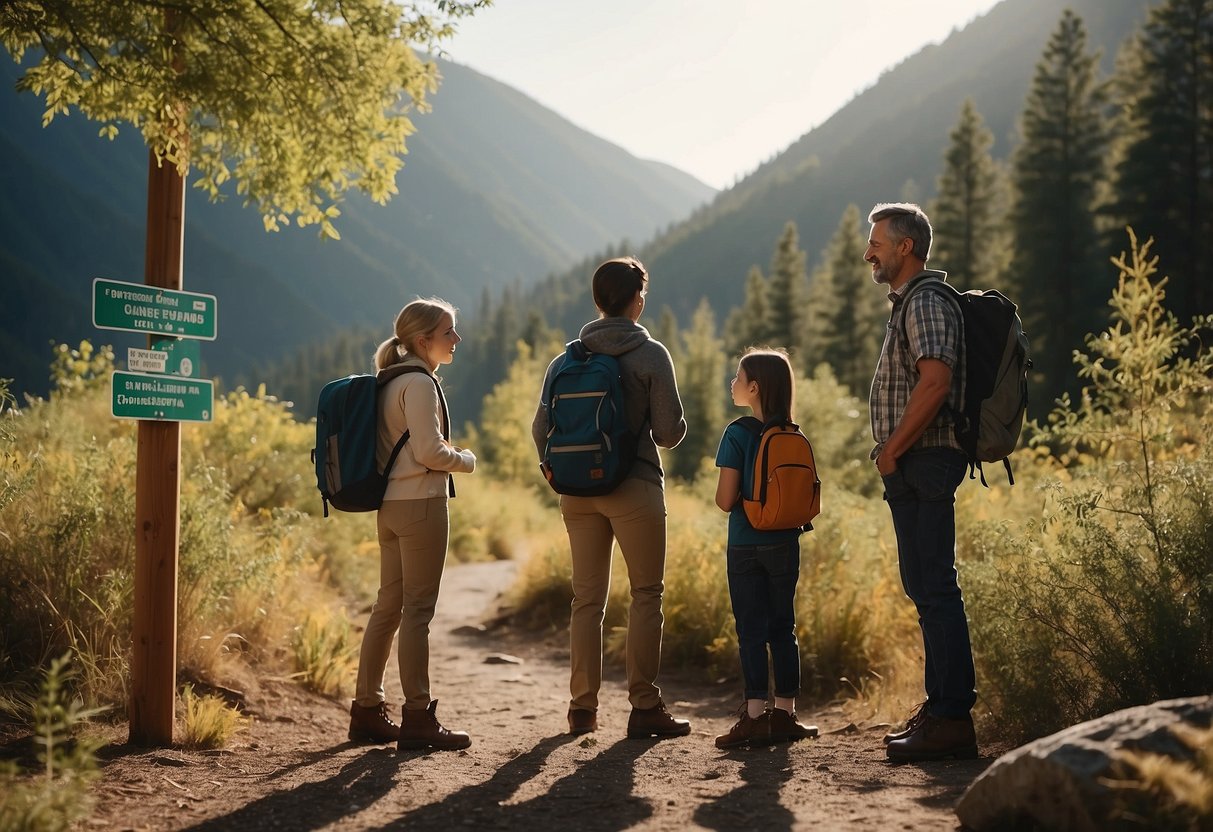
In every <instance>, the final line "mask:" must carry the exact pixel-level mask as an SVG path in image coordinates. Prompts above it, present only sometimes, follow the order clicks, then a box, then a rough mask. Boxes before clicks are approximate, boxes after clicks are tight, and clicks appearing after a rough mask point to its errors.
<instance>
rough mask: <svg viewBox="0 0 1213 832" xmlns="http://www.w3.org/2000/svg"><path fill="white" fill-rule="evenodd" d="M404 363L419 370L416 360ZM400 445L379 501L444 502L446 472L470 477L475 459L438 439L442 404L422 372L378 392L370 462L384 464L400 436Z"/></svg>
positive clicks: (407, 375) (396, 380) (435, 389)
mask: <svg viewBox="0 0 1213 832" xmlns="http://www.w3.org/2000/svg"><path fill="white" fill-rule="evenodd" d="M404 363H406V364H413V365H416V366H418V367H425V362H423V361H422V360H421V359H419V358H407V359H405V362H404ZM406 430H407V431H408V432H409V441H408V442H406V443H405V445H404V448H403V449H402V450H401V451H400V455H399V456H398V457H396V464H395V465H393V466H392V470H391V472H390V473H389V474H388V485H387V493H385V494H384V495H383V499H385V500H424V499H426V498H429V497H445V496H446V493H447V476H448V472H460V473H467V474H470V473H472V472H473V471H474V470H476V455H475V454H473V453H472V452H471V451H468V450H461V449H459V448H456V447H455V446H454V445H452V444H451V443H450V442H448V441H446V440H445V439H443V438H442V405H441V404H440V403H439V401H438V389H437V387H436V386H435V385H434V382H433V381H432V380H430V379H429V378H427V377H426V376H425V375H423V374H422V373H405V374H404V375H400V376H397V377H396V378H394V379H392V380H391V381H389V382H388V383H387V384H385V385H384V386H383V387H382V388H381V389H380V391H379V432H378V442H377V445H376V448H375V460H376V462H378V464H379V465H380V466H384V465H387V461H388V459H389V458H390V457H391V455H392V448H394V447H395V446H396V442H397V440H399V439H400V436H401V434H403V433H404V432H405V431H406Z"/></svg>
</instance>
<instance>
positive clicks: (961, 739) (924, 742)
mask: <svg viewBox="0 0 1213 832" xmlns="http://www.w3.org/2000/svg"><path fill="white" fill-rule="evenodd" d="M885 751H886V753H888V755H889V759H890V760H892V761H893V762H895V763H914V762H919V761H922V760H942V759H943V758H945V757H955V758H956V759H958V760H975V759H977V735H976V734H975V733H973V719H972V717H969V716H964V717H961V718H960V719H946V718H944V717H941V716H933V715H931V714H927V715H926V716H925V717H923V718H922V720H921V721H920V722H919V724H918V728H917V729H916V730H915V731H914V732H913V733H911V734H908V735H907V736H904V737H902V738H901V739H899V740H893V741H892V742H890V743H889V744H888V745H887V746H885Z"/></svg>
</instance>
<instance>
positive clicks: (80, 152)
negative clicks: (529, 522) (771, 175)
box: [0, 58, 713, 392]
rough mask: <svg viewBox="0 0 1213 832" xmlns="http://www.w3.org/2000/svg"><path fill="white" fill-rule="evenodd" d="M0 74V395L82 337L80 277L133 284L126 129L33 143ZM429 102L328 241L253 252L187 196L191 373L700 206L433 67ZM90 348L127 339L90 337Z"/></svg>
mask: <svg viewBox="0 0 1213 832" xmlns="http://www.w3.org/2000/svg"><path fill="white" fill-rule="evenodd" d="M2 61H3V63H2V64H0V87H3V89H2V90H0V181H2V182H3V183H4V187H3V188H0V222H3V227H4V233H3V235H0V269H2V270H3V274H4V282H5V288H6V296H7V297H6V302H5V303H4V304H0V350H3V354H4V357H5V358H4V365H3V367H2V368H0V376H5V377H13V378H15V379H16V384H15V389H16V390H18V391H33V392H44V391H45V389H46V388H47V384H48V379H47V378H46V370H45V368H46V364H47V360H48V356H49V354H50V353H49V350H48V344H49V342H50V341H52V340H54V341H59V342H75V341H78V340H79V339H81V338H93V339H96V338H98V337H100V334H99V333H98V332H97V331H96V330H95V329H93V327H92V324H91V312H90V306H89V304H90V303H91V294H90V284H91V281H92V280H93V278H95V277H107V278H110V279H114V280H128V281H135V282H142V280H143V247H144V239H143V226H144V214H145V211H146V208H145V199H146V195H145V190H146V181H147V172H146V171H147V152H146V150H145V149H144V148H143V147H142V145H141V143H140V141H139V139H138V137H137V134H135V132H134V131H132V130H126V131H123V132H121V133H120V134H119V136H118V138H117V140H116V141H114V142H112V143H111V142H108V141H106V140H104V139H101V138H98V137H97V125H96V124H94V123H91V122H88V121H86V120H84V119H83V118H82V117H80V116H78V115H74V116H72V117H67V118H63V117H59V118H57V119H56V120H55V121H54V122H53V123H52V124H51V125H50V126H49V127H47V128H45V129H43V128H42V127H41V114H42V102H41V101H40V100H39V99H37V98H35V97H34V96H33V95H29V94H22V95H18V94H17V93H16V92H15V91H14V82H15V80H16V78H17V75H18V68H17V67H16V66H15V65H13V64H12V63H11V62H10V61H9V60H8V59H7V58H4V59H2ZM440 66H441V72H442V76H443V81H442V85H441V87H440V88H439V90H438V92H437V93H435V94H434V95H433V96H432V98H431V102H432V104H433V110H432V112H430V113H425V114H418V115H416V116H415V117H414V123H415V124H416V126H417V133H415V134H414V135H413V136H412V137H411V138H410V140H409V143H408V147H409V151H410V152H409V154H408V156H407V158H406V164H405V167H404V169H403V171H402V172H401V174H400V175H399V177H398V185H399V188H400V193H399V194H398V195H397V196H396V197H395V198H393V199H392V200H391V202H389V203H388V205H387V206H384V207H380V206H377V205H375V204H373V203H372V202H370V201H369V200H368V199H365V198H363V197H361V196H356V197H352V198H350V199H349V200H348V201H347V202H346V203H345V204H344V205H343V206H342V211H343V215H342V216H341V217H340V218H339V219H338V221H337V228H338V231H339V232H340V233H341V235H342V239H341V240H340V241H332V240H322V239H320V238H319V236H318V235H317V232H316V230H315V229H314V228H304V229H299V228H286V229H284V230H282V231H281V232H278V233H276V234H267V233H266V232H265V231H264V230H263V227H262V221H261V218H260V217H259V216H258V214H257V212H256V211H253V210H248V209H245V208H243V207H242V206H241V204H240V199H239V198H238V197H236V196H235V195H231V196H230V197H229V198H228V199H227V201H225V202H223V203H220V204H210V203H208V202H207V201H206V198H205V197H204V196H203V195H202V194H201V193H200V192H198V191H195V190H191V191H190V192H189V193H188V195H187V203H186V204H187V209H186V242H185V288H186V289H187V290H192V291H199V292H207V293H212V294H215V295H217V296H218V298H219V337H218V339H217V340H216V341H215V342H214V343H211V344H207V345H206V346H205V347H204V349H203V363H204V370H205V372H206V373H207V374H208V375H218V376H220V377H221V379H222V380H223V381H224V382H226V383H228V384H232V383H237V382H253V381H256V380H257V379H256V378H255V373H256V371H257V368H259V367H261V366H263V365H264V364H265V363H267V362H269V361H272V360H274V359H277V358H280V357H282V356H284V355H288V354H293V353H294V352H295V351H297V350H299V349H301V348H304V347H305V346H306V345H308V344H312V343H315V342H317V341H323V340H324V339H325V338H326V336H328V335H329V334H331V333H335V332H342V331H344V330H345V329H346V328H348V327H351V326H356V325H363V324H374V325H377V326H380V327H382V326H384V325H385V322H384V320H383V309H384V306H385V305H386V306H388V307H392V308H398V307H399V306H400V305H402V304H403V303H404V302H405V301H407V300H408V299H409V298H411V297H413V296H415V295H417V294H425V295H429V294H439V295H442V296H444V297H448V298H450V299H451V300H452V301H454V302H455V303H456V304H459V305H460V306H463V307H465V308H466V307H468V306H469V305H471V304H472V303H473V302H474V301H476V300H477V299H478V298H479V297H480V294H481V291H482V290H483V289H485V288H486V287H494V288H496V287H500V286H502V285H503V284H513V283H515V282H517V283H518V284H520V285H531V284H533V283H534V282H535V281H537V280H538V279H540V278H541V277H542V276H543V275H545V274H548V273H551V272H553V271H557V270H561V269H564V268H567V267H568V266H569V264H570V263H571V262H573V261H574V260H575V259H576V258H577V257H580V256H583V255H584V253H585V252H586V251H589V250H592V249H593V248H595V247H597V246H601V245H604V244H606V243H607V242H609V241H612V240H617V239H621V238H630V239H635V240H642V239H646V238H648V237H651V236H652V235H653V234H655V233H656V232H657V230H658V229H659V228H661V227H664V226H667V225H669V224H670V223H671V222H673V221H675V220H677V219H680V218H682V217H684V216H686V215H687V213H689V211H690V210H691V209H692V208H694V207H695V206H697V205H699V204H702V203H703V202H705V201H707V200H708V199H709V198H710V197H711V195H712V193H713V191H712V189H711V188H709V187H708V186H706V185H704V184H702V183H700V182H698V181H697V180H695V179H693V178H692V177H690V176H688V175H686V174H684V173H681V172H679V171H676V170H673V169H672V168H669V167H668V166H666V165H662V164H658V163H654V162H648V161H644V160H641V159H636V158H635V157H633V156H631V155H630V154H628V153H627V152H625V151H623V150H622V149H620V148H618V147H615V146H613V145H611V144H609V143H607V142H605V141H603V140H601V139H598V138H596V137H594V136H592V135H590V134H588V133H586V132H585V131H583V130H581V129H579V128H577V127H575V126H573V125H572V124H570V123H569V122H567V121H565V120H564V119H562V118H561V117H560V116H558V115H556V114H555V113H552V112H551V111H548V110H546V109H544V108H543V107H541V106H539V105H538V104H536V103H535V102H534V101H532V100H530V99H528V98H526V97H525V96H523V95H521V94H520V93H518V92H517V91H515V90H512V89H510V88H509V87H506V86H504V85H502V84H499V83H497V82H495V81H492V80H491V79H489V78H486V77H484V76H482V75H480V74H478V73H476V72H473V71H472V70H469V69H467V68H465V67H461V66H458V65H456V64H452V63H449V62H445V61H444V62H441V64H440ZM105 340H106V341H111V342H115V343H118V344H124V343H126V340H130V341H131V343H135V342H136V341H137V340H139V339H124V337H123V336H118V335H116V334H115V333H106V335H105Z"/></svg>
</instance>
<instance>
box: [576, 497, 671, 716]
mask: <svg viewBox="0 0 1213 832" xmlns="http://www.w3.org/2000/svg"><path fill="white" fill-rule="evenodd" d="M560 513H561V514H562V515H563V516H564V526H565V529H566V530H567V531H568V533H569V546H570V548H571V550H572V554H573V604H572V615H571V617H570V620H569V642H570V654H571V656H570V658H571V663H572V673H571V677H570V680H569V692H570V693H571V694H572V699H571V700H570V707H574V708H586V709H590V710H594V709H596V708H597V707H598V689H599V688H600V687H601V686H602V620H603V616H604V615H605V613H606V600H607V591H608V590H609V588H610V585H611V548H612V544H613V543H614V541H615V540H616V539H617V540H618V541H619V549H620V551H621V552H622V554H623V560H624V563H625V564H626V565H627V570H628V582H629V584H631V587H632V604H631V606H630V607H629V609H628V640H627V651H626V652H627V658H626V664H627V674H628V700H629V701H630V702H631V703H632V707H633V708H652V707H655V706H656V705H657V703H658V702H659V701H660V699H661V690H660V688H658V687H657V685H656V684H655V683H656V680H657V671H658V669H659V668H660V666H661V629H662V625H663V623H664V619H663V618H662V614H661V594H662V592H663V591H664V590H665V584H664V583H662V579H663V576H664V573H665V493H664V492H663V491H662V490H661V487H660V486H658V485H656V484H654V483H650V482H645V481H644V480H640V479H636V478H631V479H627V480H624V482H623V484H622V485H620V486H619V488H617V489H615V491H613V492H612V493H610V494H607V495H604V496H602V497H569V496H564V497H561V498H560Z"/></svg>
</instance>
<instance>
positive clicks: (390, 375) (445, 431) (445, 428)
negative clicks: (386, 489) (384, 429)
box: [375, 364, 455, 497]
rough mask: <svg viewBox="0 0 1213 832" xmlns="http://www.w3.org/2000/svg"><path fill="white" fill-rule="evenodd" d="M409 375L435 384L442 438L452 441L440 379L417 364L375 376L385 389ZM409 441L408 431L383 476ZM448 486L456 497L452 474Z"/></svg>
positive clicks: (449, 418)
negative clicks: (416, 375) (388, 384)
mask: <svg viewBox="0 0 1213 832" xmlns="http://www.w3.org/2000/svg"><path fill="white" fill-rule="evenodd" d="M408 373H421V374H423V375H425V376H428V377H429V379H430V381H432V382H434V390H435V392H437V393H438V406H439V407H440V408H441V409H442V438H443V439H445V440H447V441H448V442H449V441H450V439H451V415H450V412H449V411H448V410H447V407H446V395H445V394H444V393H443V392H442V385H441V384H439V383H438V379H437V378H436V377H435V376H434V374H433V373H431V372H430V371H429V370H427V369H425V368H424V367H418V366H417V365H416V364H395V365H393V366H391V367H386V368H384V369H383V370H380V371H379V373H378V374H376V376H375V383H376V385H377V386H378V387H383V386H384V385H386V384H387V383H388V382H389V381H391V380H392V379H394V378H397V377H398V376H403V375H406V374H408ZM408 441H409V431H407V430H406V431H405V432H404V433H403V434H402V435H401V437H400V439H399V440H398V441H397V442H396V446H395V447H394V448H392V455H391V456H390V457H388V461H387V467H386V468H384V469H383V476H385V477H386V476H387V475H388V474H389V473H390V472H391V470H392V466H393V465H395V464H396V457H398V456H400V452H401V451H402V450H404V445H405V443H406V442H408ZM446 485H447V495H448V496H451V497H454V496H455V478H454V477H452V476H451V475H450V474H447V476H446Z"/></svg>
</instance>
